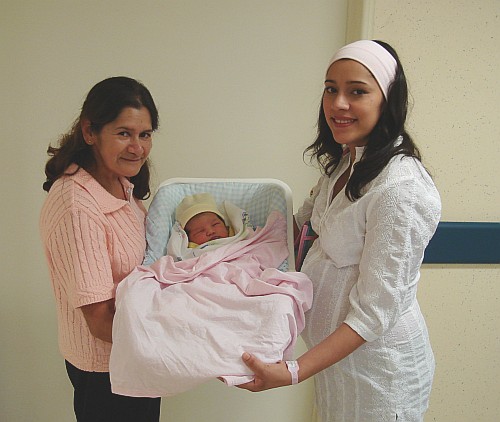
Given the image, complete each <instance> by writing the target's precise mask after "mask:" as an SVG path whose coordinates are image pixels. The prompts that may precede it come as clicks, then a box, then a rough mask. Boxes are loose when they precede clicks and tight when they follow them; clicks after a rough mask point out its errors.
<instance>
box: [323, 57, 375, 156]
mask: <svg viewBox="0 0 500 422" xmlns="http://www.w3.org/2000/svg"><path fill="white" fill-rule="evenodd" d="M383 103H384V95H383V94H382V91H381V89H380V87H379V86H378V83H377V81H376V80H375V78H374V77H373V75H372V74H371V73H370V71H369V70H368V69H367V68H366V67H364V66H363V65H362V64H361V63H359V62H356V61H354V60H349V59H343V60H338V61H336V62H335V63H333V64H332V65H331V66H330V68H329V69H328V72H327V75H326V80H325V90H324V93H323V111H324V113H325V117H326V120H327V122H328V126H329V127H330V130H331V131H332V133H333V137H334V138H335V141H336V142H338V143H339V144H345V145H347V146H348V147H349V149H351V150H352V149H353V148H354V147H358V146H363V145H366V143H367V142H368V135H369V134H370V133H371V131H372V130H373V128H374V127H375V125H376V124H377V122H378V120H379V118H380V114H381V112H382V105H383Z"/></svg>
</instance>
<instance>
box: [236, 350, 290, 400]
mask: <svg viewBox="0 0 500 422" xmlns="http://www.w3.org/2000/svg"><path fill="white" fill-rule="evenodd" d="M241 358H242V359H243V362H244V363H245V365H246V366H248V367H249V368H250V369H251V370H252V372H253V373H254V374H255V378H254V380H253V381H250V382H247V383H245V384H240V385H238V386H237V387H238V388H243V389H245V390H249V391H253V392H257V391H264V390H269V389H271V388H276V387H282V386H284V385H290V384H291V383H292V376H291V374H290V372H288V369H287V367H286V364H285V362H277V363H264V362H262V361H261V360H259V359H257V358H256V357H255V356H253V355H251V354H250V353H246V352H245V353H243V355H242V356H241Z"/></svg>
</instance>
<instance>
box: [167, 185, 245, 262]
mask: <svg viewBox="0 0 500 422" xmlns="http://www.w3.org/2000/svg"><path fill="white" fill-rule="evenodd" d="M222 207H223V209H224V211H221V210H220V209H219V207H218V206H217V203H216V202H215V199H214V198H213V196H212V195H211V194H209V193H196V194H194V195H188V196H186V197H185V198H184V199H183V200H182V201H181V203H180V204H179V205H178V206H177V209H176V210H175V219H176V222H175V224H174V226H173V227H172V232H171V236H170V238H169V240H168V243H167V255H170V256H172V257H173V258H174V259H175V260H176V261H183V260H185V259H188V258H193V257H195V256H200V255H201V254H202V253H204V252H208V251H211V250H214V249H217V248H218V247H220V246H222V245H228V244H230V243H233V242H235V241H238V240H243V239H246V238H247V237H248V235H249V234H250V233H253V227H252V225H251V224H250V221H249V219H248V214H247V213H246V211H244V210H242V209H240V208H238V207H237V206H236V205H234V204H232V203H230V202H228V201H224V202H223V204H222Z"/></svg>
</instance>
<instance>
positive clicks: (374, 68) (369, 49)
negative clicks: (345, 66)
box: [328, 40, 397, 100]
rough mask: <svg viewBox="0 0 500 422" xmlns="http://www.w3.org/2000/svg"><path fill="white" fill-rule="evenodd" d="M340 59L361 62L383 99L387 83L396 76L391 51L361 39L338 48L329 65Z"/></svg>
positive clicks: (387, 86) (395, 66)
mask: <svg viewBox="0 0 500 422" xmlns="http://www.w3.org/2000/svg"><path fill="white" fill-rule="evenodd" d="M340 59H351V60H355V61H357V62H359V63H361V64H362V65H363V66H365V67H366V68H367V69H368V70H369V71H370V72H371V74H372V75H373V77H374V78H375V80H376V81H377V83H378V85H379V87H380V89H381V90H382V93H383V94H384V97H385V99H386V100H387V91H388V90H389V85H390V84H391V83H392V81H394V77H395V76H396V68H397V63H396V60H395V59H394V57H393V56H392V54H391V53H389V52H388V51H387V50H386V49H385V48H384V47H382V46H381V45H380V44H377V43H376V42H375V41H370V40H361V41H355V42H353V43H351V44H347V45H346V46H344V47H342V48H341V49H340V50H338V51H337V52H336V53H335V54H334V55H333V57H332V59H331V60H330V63H329V64H328V69H329V68H330V66H331V65H332V64H333V63H334V62H336V61H337V60H340Z"/></svg>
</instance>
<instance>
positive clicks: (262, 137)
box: [0, 0, 347, 422]
mask: <svg viewBox="0 0 500 422" xmlns="http://www.w3.org/2000/svg"><path fill="white" fill-rule="evenodd" d="M346 15H347V1H345V0H335V1H331V0H314V1H308V0H295V1H289V0H272V1H269V0H249V1H234V0H212V1H205V0H182V1H181V0H178V1H177V0H164V1H159V0H158V1H154V0H142V1H136V0H120V1H118V0H112V1H106V2H104V1H100V0H85V1H83V0H80V1H70V0H45V1H39V0H20V1H19V0H2V1H1V2H0V39H1V40H2V41H1V43H0V52H1V53H0V67H1V70H2V73H1V75H2V78H1V80H0V92H1V94H2V99H1V102H0V127H1V128H2V154H0V160H1V169H2V170H1V171H2V177H1V178H0V183H1V192H2V198H3V200H2V205H1V217H2V218H1V253H0V259H1V262H2V270H3V276H2V277H1V285H2V294H1V295H0V333H1V343H2V346H1V347H0V374H1V375H0V420H2V421H3V420H5V421H9V422H21V421H29V422H31V421H35V420H36V421H40V422H45V421H47V422H54V421H57V422H58V421H68V420H72V405H71V386H70V383H69V381H68V379H67V376H66V374H65V371H64V365H63V360H62V358H61V356H60V355H59V352H58V349H57V335H56V316H55V306H54V300H53V297H52V292H51V287H50V282H49V279H48V273H47V270H46V265H45V261H44V257H43V255H42V249H41V245H40V241H39V235H38V214H39V210H40V207H41V204H42V201H43V199H44V197H45V193H44V192H43V191H42V189H41V184H42V182H43V180H44V174H43V167H44V164H45V161H46V158H47V156H46V154H45V151H46V148H47V146H48V144H49V142H54V141H55V140H56V138H57V137H58V135H59V134H60V133H62V132H65V131H66V130H67V129H68V128H69V126H70V123H71V122H72V121H73V119H74V118H75V117H76V116H77V115H78V112H79V108H80V107H81V104H82V101H83V99H84V97H85V95H86V93H87V91H88V90H89V89H90V87H91V86H92V85H93V84H95V83H96V82H98V81H100V80H102V79H104V78H106V77H108V76H112V75H120V74H123V75H128V76H132V77H135V78H138V79H140V80H142V81H143V82H144V83H145V84H146V85H147V86H148V87H149V88H150V90H151V91H152V93H153V96H154V97H155V99H156V102H157V105H158V106H159V109H160V115H161V130H160V132H159V133H158V134H157V135H156V137H155V140H154V147H153V152H152V159H153V162H154V164H155V170H156V172H155V176H154V179H155V180H154V183H155V185H157V184H158V183H159V182H161V181H162V180H164V179H166V178H168V177H180V176H190V177H197V176H209V177H274V178H278V179H281V180H283V181H285V182H286V183H288V184H289V185H290V186H291V188H292V190H293V192H294V196H295V200H296V202H297V201H299V200H300V199H302V197H304V195H306V194H307V193H308V191H309V188H310V186H311V185H312V184H313V182H314V181H315V180H316V178H317V172H316V171H315V170H314V169H311V168H309V167H307V166H306V165H305V164H304V163H303V161H302V151H303V150H304V148H305V147H306V146H307V145H308V144H309V143H310V142H311V141H312V140H313V138H314V134H315V123H316V115H317V109H318V106H319V101H320V97H321V89H322V79H323V73H324V67H325V63H326V62H327V60H328V59H329V57H330V55H331V54H332V52H333V50H334V49H336V48H337V47H339V46H340V45H341V44H342V43H343V41H344V36H345V31H346ZM311 404H312V391H311V383H310V382H308V383H305V384H303V385H300V386H298V387H296V388H293V389H291V388H288V389H281V390H280V391H273V392H269V393H266V394H259V395H252V394H250V393H247V392H244V391H239V390H236V389H229V388H227V387H225V386H223V385H222V384H221V383H218V382H213V383H209V384H207V385H205V386H202V387H200V388H199V389H197V390H194V391H192V392H189V393H186V394H183V395H180V396H178V397H174V398H171V399H167V400H164V401H163V408H162V411H163V417H162V420H164V421H166V420H168V421H173V422H176V421H182V422H195V421H196V422H198V421H205V422H210V421H218V422H220V421H236V422H245V421H252V422H254V421H256V420H260V421H268V420H273V421H287V422H293V421H297V422H299V421H300V422H302V421H308V420H309V414H310V412H311ZM235 415H238V416H235Z"/></svg>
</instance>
